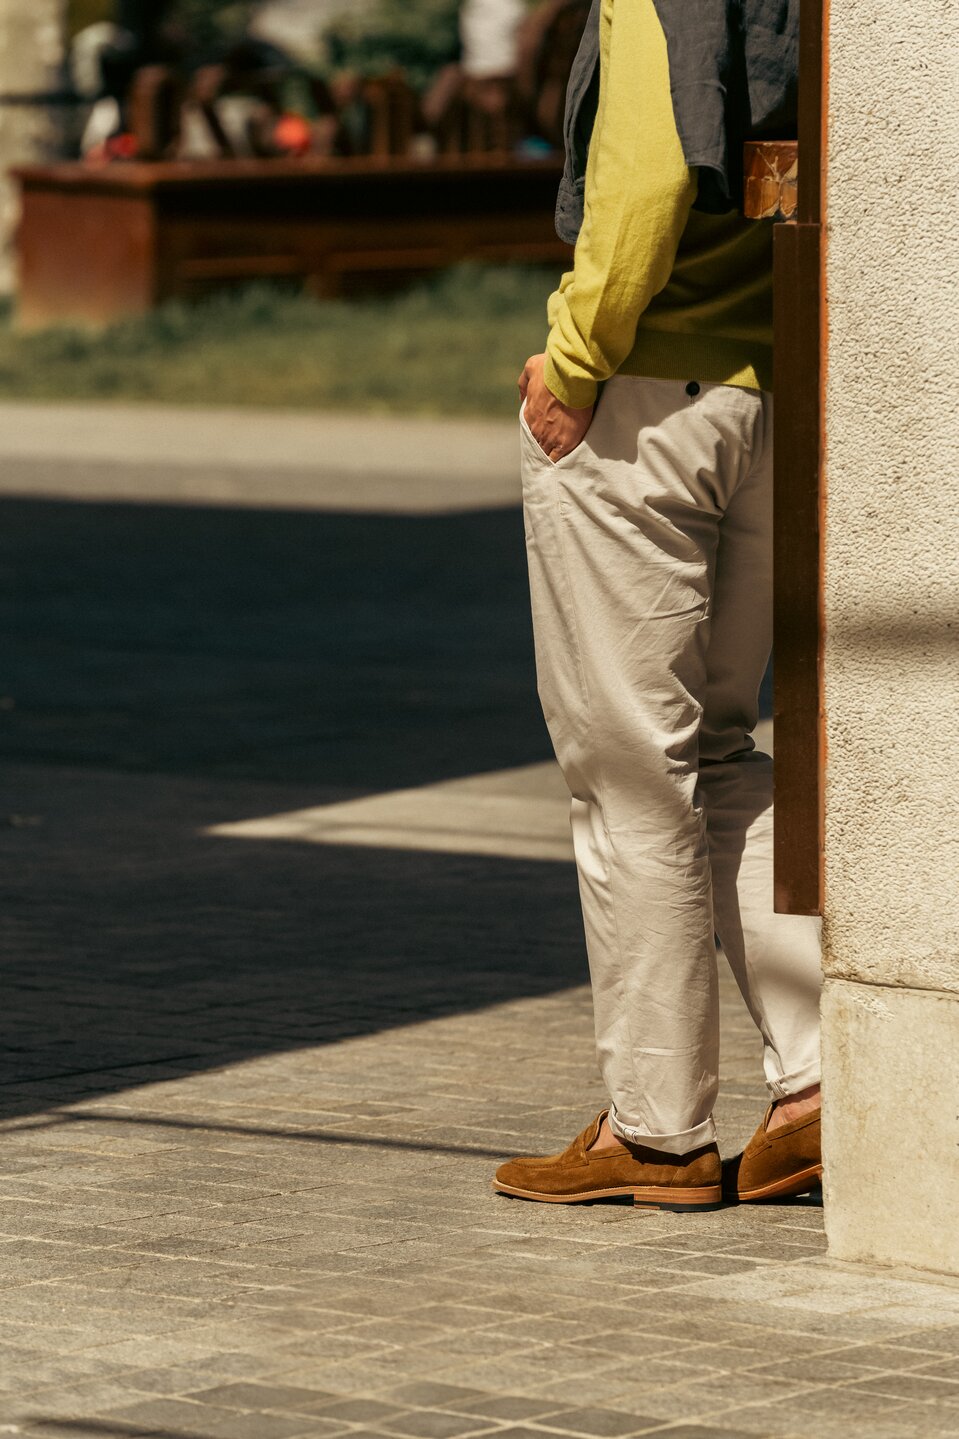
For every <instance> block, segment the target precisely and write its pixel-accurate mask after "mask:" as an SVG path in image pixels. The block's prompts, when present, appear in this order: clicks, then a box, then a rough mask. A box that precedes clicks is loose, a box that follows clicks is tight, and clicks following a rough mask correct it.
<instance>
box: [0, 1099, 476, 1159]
mask: <svg viewBox="0 0 959 1439" xmlns="http://www.w3.org/2000/svg"><path fill="white" fill-rule="evenodd" d="M80 1123H82V1124H91V1123H92V1124H96V1123H102V1124H111V1125H113V1124H128V1125H133V1126H136V1127H137V1128H147V1129H183V1130H191V1131H197V1132H202V1133H204V1134H245V1135H248V1136H249V1137H250V1138H254V1139H292V1140H296V1141H297V1142H298V1143H301V1144H332V1145H342V1146H344V1147H346V1148H350V1149H395V1150H401V1151H405V1152H409V1153H413V1154H455V1155H463V1156H468V1157H471V1158H475V1159H502V1157H503V1152H504V1151H503V1150H502V1149H482V1148H480V1147H478V1146H477V1145H474V1144H435V1143H431V1142H425V1141H422V1140H417V1139H390V1138H388V1137H387V1136H385V1135H379V1134H343V1133H342V1132H341V1131H340V1130H338V1129H288V1128H283V1126H281V1125H274V1124H224V1123H222V1122H219V1123H216V1124H211V1123H210V1121H209V1120H206V1119H183V1118H182V1117H178V1118H176V1119H171V1118H170V1117H169V1116H168V1115H158V1114H149V1113H143V1114H137V1115H132V1114H116V1113H114V1112H112V1111H110V1112H107V1113H104V1112H102V1111H98V1110H82V1109H78V1110H71V1111H69V1112H67V1111H64V1110H59V1109H54V1110H48V1111H47V1112H46V1113H45V1114H44V1115H43V1116H42V1117H41V1118H39V1119H34V1120H26V1121H19V1122H17V1123H15V1124H10V1125H7V1126H5V1127H4V1129H3V1133H5V1134H27V1133H34V1132H36V1131H38V1130H45V1129H61V1128H63V1127H65V1126H66V1125H69V1124H80Z"/></svg>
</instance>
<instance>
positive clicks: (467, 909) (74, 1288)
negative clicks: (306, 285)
mask: <svg viewBox="0 0 959 1439" xmlns="http://www.w3.org/2000/svg"><path fill="white" fill-rule="evenodd" d="M0 450H2V445H0ZM104 462H106V461H104ZM44 463H45V462H44ZM51 463H54V461H51ZM90 463H91V464H98V463H100V461H99V460H94V459H91V461H90ZM113 463H115V464H116V466H117V467H118V468H117V474H118V475H120V477H121V479H122V486H125V487H128V488H130V489H132V488H134V483H135V474H134V470H135V466H136V464H137V463H139V461H138V460H137V459H136V456H132V457H131V456H130V455H127V456H126V457H124V456H123V455H121V456H120V457H118V458H116V459H115V461H113ZM198 464H199V462H198ZM131 467H132V468H131ZM237 468H242V465H238V466H237ZM121 471H122V474H121ZM248 474H249V476H250V485H251V492H252V493H256V494H259V495H260V496H261V499H262V496H263V493H264V489H265V487H266V486H268V485H269V484H270V483H272V478H271V476H269V475H266V474H265V473H264V472H263V470H262V468H257V466H254V465H251V466H249V467H248ZM371 484H372V481H371ZM430 485H431V486H432V487H433V488H432V495H433V498H432V501H431V502H430V504H431V506H432V510H431V512H429V513H427V512H425V511H415V510H408V511H405V512H403V511H402V506H400V512H395V511H394V512H393V513H391V514H382V513H367V514H364V515H361V516H353V515H346V514H342V513H337V512H336V511H337V508H338V502H337V505H332V506H331V507H330V509H331V511H332V512H330V513H324V512H323V505H322V504H320V505H318V506H316V507H314V509H313V510H312V511H310V512H306V511H303V512H296V513H287V514H285V515H284V514H282V513H280V512H279V511H278V510H275V509H274V508H271V507H270V506H268V505H267V504H265V503H262V504H261V503H260V501H257V506H258V507H257V509H256V512H255V514H253V513H243V512H242V511H240V510H236V511H234V510H231V509H228V508H226V507H225V506H224V507H220V508H217V507H211V508H209V509H203V508H201V507H198V506H197V505H196V504H194V503H192V502H191V503H190V504H182V505H178V504H176V503H175V498H174V497H173V496H172V495H168V496H166V497H165V498H164V500H163V503H162V505H161V504H158V505H156V506H144V505H141V504H136V503H131V504H120V503H117V502H113V503H110V504H71V503H66V502H64V501H63V500H62V498H61V500H59V501H54V500H48V501H41V500H38V499H33V500H29V499H27V498H24V497H23V496H22V495H21V496H20V497H19V498H13V497H8V498H7V499H6V500H2V501H0V509H2V510H3V523H2V525H0V618H2V621H3V623H4V625H5V628H6V630H7V634H8V639H9V643H8V645H7V661H6V673H5V678H4V694H3V695H0V725H2V726H3V746H4V751H5V756H6V760H5V770H4V788H3V795H2V808H0V821H2V823H0V889H2V891H3V893H2V895H0V941H2V948H0V983H2V985H3V1004H2V1005H0V1031H2V1039H3V1057H4V1065H3V1069H2V1071H0V1128H2V1144H0V1435H3V1434H23V1435H31V1436H34V1439H41V1436H46V1439H53V1436H61V1439H111V1436H112V1439H139V1436H145V1435H152V1436H154V1439H157V1436H161V1439H173V1436H182V1439H191V1436H192V1439H299V1436H302V1439H314V1436H315V1439H325V1436H337V1435H344V1436H359V1439H370V1436H377V1439H468V1436H472V1435H485V1434H495V1435H498V1436H499V1435H501V1436H504V1439H548V1436H550V1435H552V1436H560V1435H562V1436H572V1439H627V1436H631V1435H633V1434H637V1435H638V1434H653V1433H656V1434H659V1433H668V1434H670V1435H674V1436H681V1439H709V1436H720V1435H726V1436H730V1435H732V1436H735V1435H740V1436H743V1435H757V1436H769V1439H819V1436H823V1439H832V1436H842V1439H848V1436H864V1439H865V1436H869V1439H910V1436H915V1439H927V1436H930V1439H935V1436H946V1435H955V1434H956V1433H957V1432H959V1284H956V1283H953V1282H951V1281H948V1280H936V1279H935V1278H934V1277H932V1276H930V1277H928V1278H922V1277H917V1276H910V1275H898V1274H893V1273H870V1272H866V1271H862V1270H858V1269H855V1270H854V1269H844V1268H841V1267H838V1266H835V1265H833V1264H831V1263H829V1261H828V1260H827V1259H826V1258H825V1257H824V1238H823V1232H822V1210H821V1209H819V1208H818V1207H816V1206H815V1205H813V1204H810V1203H808V1202H803V1201H799V1202H792V1203H788V1204H782V1205H770V1206H763V1207H752V1208H743V1209H736V1208H730V1209H726V1210H723V1211H721V1212H717V1213H713V1214H705V1215H692V1216H679V1215H669V1214H658V1213H649V1212H644V1211H640V1210H635V1209H633V1208H632V1207H631V1206H630V1205H628V1204H622V1203H619V1202H614V1203H609V1204H598V1205H595V1206H592V1207H585V1206H583V1207H577V1208H570V1209H566V1208H563V1207H561V1206H536V1205H529V1204H525V1203H523V1202H522V1201H515V1200H508V1199H504V1198H501V1197H499V1196H496V1195H494V1194H492V1193H491V1191H490V1189H489V1177H490V1174H491V1171H492V1169H493V1168H494V1166H495V1164H496V1162H497V1160H498V1159H499V1158H500V1157H502V1156H505V1155H509V1154H511V1153H516V1152H533V1151H536V1150H543V1149H550V1148H556V1147H559V1146H561V1145H562V1144H564V1143H565V1142H566V1141H567V1140H568V1139H569V1138H570V1137H571V1136H572V1134H573V1133H575V1132H576V1131H577V1130H578V1129H579V1128H581V1127H582V1126H583V1125H584V1124H585V1123H586V1122H587V1121H588V1119H590V1118H591V1117H592V1115H593V1114H594V1113H595V1111H596V1109H597V1108H598V1107H599V1105H600V1103H601V1099H602V1096H601V1092H600V1088H599V1085H598V1080H597V1076H596V1071H595V1063H594V1058H593V1053H592V1043H591V1023H590V1012H589V997H588V991H587V989H586V987H585V977H586V976H585V962H584V958H583V949H582V936H581V927H580V921H579V915H578V904H577V897H576V889H575V877H574V874H573V871H572V867H571V865H570V864H569V862H568V858H567V856H568V849H567V838H566V831H565V820H564V817H563V805H562V803H561V802H560V801H559V799H558V798H557V784H556V776H555V771H554V770H553V769H552V768H551V766H550V764H549V763H548V750H547V747H546V742H545V736H544V734H543V730H542V725H541V722H540V720H539V718H538V716H537V713H536V706H535V697H534V694H533V678H532V670H531V655H530V642H529V631H528V617H527V611H526V604H527V599H526V593H525V577H524V574H523V555H522V533H521V526H520V522H519V518H518V515H517V514H516V512H515V510H502V511H500V510H498V509H497V510H495V511H493V512H491V511H490V510H488V509H487V510H485V512H484V506H483V503H482V496H480V498H479V499H478V500H477V503H476V504H475V506H474V507H473V508H472V509H470V508H468V507H467V508H463V509H461V510H460V512H458V513H455V514H451V513H450V512H449V511H448V510H447V508H446V501H447V496H448V489H447V486H446V480H445V479H444V475H443V472H442V469H441V467H440V466H438V465H437V466H436V467H435V473H434V474H433V475H432V478H429V476H427V477H426V478H425V479H423V486H424V488H423V491H422V494H423V496H424V499H423V503H424V505H425V504H426V501H427V499H428V498H429V496H428V495H427V490H428V489H429V486H430ZM122 486H121V488H122ZM468 491H469V485H468V483H467V482H466V481H465V480H464V481H463V495H464V499H468ZM8 495H9V492H8ZM304 816H306V817H305V818H304ZM404 833H405V839H404ZM722 985H723V988H722V995H723V1016H724V1018H723V1080H724V1083H723V1095H722V1100H721V1105H720V1108H719V1111H718V1116H717V1117H718V1121H719V1124H720V1128H721V1134H722V1140H723V1145H724V1148H725V1149H726V1150H732V1149H733V1148H735V1147H736V1146H738V1145H739V1144H740V1143H741V1142H742V1141H743V1139H744V1138H745V1137H746V1136H747V1135H748V1134H749V1133H750V1132H751V1130H752V1128H753V1127H754V1125H755V1124H756V1122H757V1120H758V1118H759V1116H760V1114H761V1111H762V1106H763V1086H762V1082H761V1072H760V1055H759V1046H758V1043H757V1037H756V1035H755V1032H754V1030H753V1028H752V1025H751V1023H750V1021H749V1019H748V1017H747V1016H746V1014H745V1011H744V1009H743V1006H742V1003H741V1001H740V1000H739V997H738V995H737V994H736V993H735V991H734V989H733V987H732V985H731V983H730V981H729V979H728V977H727V976H726V975H725V974H724V976H723V980H722ZM917 1222H919V1221H918V1220H917Z"/></svg>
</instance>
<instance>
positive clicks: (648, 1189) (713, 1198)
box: [493, 1180, 723, 1213]
mask: <svg viewBox="0 0 959 1439" xmlns="http://www.w3.org/2000/svg"><path fill="white" fill-rule="evenodd" d="M493 1189H494V1190H495V1191H496V1193H497V1194H506V1195H509V1196H510V1197H511V1198H513V1199H532V1200H534V1201H537V1202H538V1203H540V1204H586V1203H588V1202H589V1201H590V1200H592V1199H620V1198H624V1197H626V1196H631V1197H632V1200H633V1203H634V1204H635V1205H637V1206H638V1207H639V1208H642V1209H669V1210H673V1211H675V1212H677V1213H678V1212H680V1211H682V1210H690V1209H691V1210H702V1209H722V1207H723V1194H722V1186H721V1185H719V1184H709V1185H705V1186H704V1187H702V1188H700V1189H665V1188H659V1187H657V1186H655V1185H638V1186H637V1185H633V1184H623V1185H619V1186H617V1187H615V1188H611V1189H584V1190H582V1191H581V1192H580V1193H578V1194H542V1193H539V1192H537V1191H536V1190H535V1189H518V1188H516V1186H515V1185H512V1184H497V1183H496V1181H495V1180H494V1182H493Z"/></svg>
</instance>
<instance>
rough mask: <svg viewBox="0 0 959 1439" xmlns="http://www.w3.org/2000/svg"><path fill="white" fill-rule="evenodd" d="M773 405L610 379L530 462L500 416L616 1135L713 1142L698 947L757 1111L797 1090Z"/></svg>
mask: <svg viewBox="0 0 959 1439" xmlns="http://www.w3.org/2000/svg"><path fill="white" fill-rule="evenodd" d="M772 424H773V406H772V398H771V396H769V395H768V394H765V393H763V392H760V391H755V390H747V389H740V388H737V387H734V386H729V385H716V384H708V383H702V384H699V383H696V382H695V381H692V382H690V383H688V384H687V383H684V382H681V381H673V380H656V379H640V378H633V377H631V376H625V375H622V376H616V377H615V378H613V379H612V380H610V381H609V382H608V383H607V385H606V386H605V388H604V390H603V393H602V396H601V398H600V401H599V405H598V407H597V410H596V415H595V418H594V420H593V423H592V425H591V426H590V429H589V431H588V433H587V435H586V438H585V440H584V441H583V443H582V444H581V445H579V446H578V447H577V448H576V449H575V450H574V451H573V452H572V454H570V455H568V456H566V457H565V458H564V459H562V460H560V461H559V462H558V463H555V464H554V463H552V462H551V461H550V460H549V459H547V457H546V455H545V454H544V453H543V451H542V449H541V448H540V446H539V445H538V444H537V442H536V440H535V439H534V438H533V436H532V434H531V432H530V430H529V428H528V427H527V425H526V422H525V419H524V418H523V417H522V415H521V428H522V452H523V498H524V512H525V525H526V544H527V551H528V557H529V573H530V591H531V597H532V608H533V630H534V636H535V644H536V667H537V678H538V687H539V694H540V698H541V700H542V705H543V711H544V714H545V716H546V722H547V725H548V726H549V731H550V736H551V738H552V741H553V746H554V748H555V751H556V756H557V759H558V760H559V763H560V766H561V768H562V770H563V773H564V775H565V777H566V781H567V783H568V785H569V789H570V792H571V795H572V829H573V843H574V848H575V854H576V864H577V869H578V873H579V885H580V895H581V898H582V905H583V916H584V920H585V928H586V942H587V950H588V955H589V967H590V977H591V982H592V990H593V1006H594V1013H595V1021H596V1042H597V1051H598V1057H599V1064H600V1069H601V1072H602V1076H603V1079H604V1082H605V1084H606V1086H607V1089H608V1091H609V1096H610V1102H611V1109H610V1119H611V1124H612V1127H613V1130H614V1132H615V1133H617V1134H618V1135H619V1136H620V1138H626V1139H631V1140H634V1141H636V1142H640V1143H642V1144H645V1145H648V1146H650V1147H653V1148H658V1149H662V1150H668V1151H670V1152H674V1153H685V1152H688V1151H689V1150H692V1149H696V1148H698V1147H699V1146H700V1145H702V1144H706V1143H709V1142H710V1141H712V1140H713V1139H714V1138H715V1128H714V1124H713V1118H712V1110H713V1105H714V1103H715V1099H716V1094H717V1089H718V1073H719V1003H718V974H717V964H716V937H717V936H718V938H719V940H720V942H721V944H722V948H723V951H724V953H725V956H726V959H727V960H728V961H729V964H730V965H731V967H732V970H733V973H734V974H735V977H736V980H737V981H738V984H739V988H740V990H741V992H742V995H743V998H744V999H745V1001H746V1004H747V1006H748V1008H749V1012H750V1014H751V1015H752V1018H753V1020H754V1021H755V1023H756V1025H757V1027H758V1029H759V1031H760V1034H761V1035H762V1043H763V1054H764V1068H765V1074H766V1081H767V1085H768V1088H769V1092H770V1094H771V1095H773V1096H783V1095H787V1094H791V1093H796V1092H797V1091H799V1090H801V1089H804V1088H805V1087H806V1086H807V1085H810V1084H814V1083H816V1082H817V1081H818V1079H819V993H820V986H821V961H820V942H819V922H818V920H815V919H812V918H799V917H792V916H785V915H777V914H775V913H774V912H773V893H772V760H771V759H770V758H769V756H768V755H764V754H760V753H759V752H757V751H756V749H755V747H754V744H753V740H752V738H751V732H752V730H753V729H754V728H755V726H756V723H757V721H758V717H759V687H760V683H761V681H762V677H763V673H764V670H765V667H766V663H767V660H768V658H769V652H770V646H771V630H772Z"/></svg>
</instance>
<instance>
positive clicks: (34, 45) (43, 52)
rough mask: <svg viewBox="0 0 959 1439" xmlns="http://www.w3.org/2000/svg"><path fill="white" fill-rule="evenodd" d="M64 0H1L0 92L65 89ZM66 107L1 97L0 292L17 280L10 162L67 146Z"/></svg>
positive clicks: (52, 155)
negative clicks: (48, 107)
mask: <svg viewBox="0 0 959 1439" xmlns="http://www.w3.org/2000/svg"><path fill="white" fill-rule="evenodd" d="M65 8H66V7H65V0H0V97H3V96H10V95H13V96H18V95H31V94H47V93H49V92H50V91H60V90H62V89H63V85H64V76H63V60H64V27H63V16H64V11H65ZM66 122H67V111H66V110H65V109H64V108H63V107H60V108H59V109H47V108H44V107H42V106H36V105H20V104H11V103H5V102H4V100H3V99H2V98H0V294H2V293H7V292H8V291H9V290H10V289H11V288H12V284H13V267H12V256H11V242H12V236H13V231H14V228H15V226H16V223H17V215H18V203H17V191H16V187H15V186H14V185H13V184H11V183H10V181H9V179H8V178H7V170H8V168H9V166H11V165H17V164H27V163H29V162H31V161H43V160H52V159H56V158H58V156H59V155H60V153H61V151H62V145H63V135H64V128H65V124H66Z"/></svg>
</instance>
